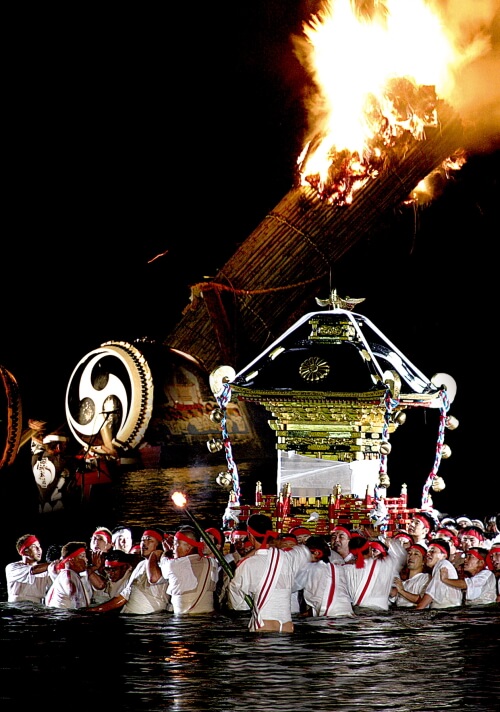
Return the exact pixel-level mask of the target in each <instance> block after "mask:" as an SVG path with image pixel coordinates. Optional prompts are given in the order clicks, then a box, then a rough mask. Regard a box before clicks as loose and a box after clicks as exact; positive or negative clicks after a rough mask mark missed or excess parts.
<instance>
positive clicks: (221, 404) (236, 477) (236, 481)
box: [216, 383, 241, 505]
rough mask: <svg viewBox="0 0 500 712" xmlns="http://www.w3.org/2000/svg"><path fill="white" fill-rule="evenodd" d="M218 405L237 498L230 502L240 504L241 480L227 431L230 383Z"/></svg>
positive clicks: (221, 393)
mask: <svg viewBox="0 0 500 712" xmlns="http://www.w3.org/2000/svg"><path fill="white" fill-rule="evenodd" d="M216 399H217V403H218V405H219V408H220V410H221V412H222V420H221V423H220V427H221V430H222V440H223V443H224V450H225V453H226V461H227V471H228V472H229V474H230V475H231V479H232V481H233V489H232V492H233V494H234V496H235V501H232V500H231V499H230V502H231V504H232V505H234V504H236V505H239V504H240V495H241V492H240V478H239V474H238V468H237V467H236V463H235V461H234V458H233V449H232V447H231V440H230V439H229V433H228V431H227V408H226V406H227V404H228V403H229V401H230V400H231V385H230V384H229V383H224V384H223V386H222V390H221V391H220V393H219V394H218V395H217V396H216Z"/></svg>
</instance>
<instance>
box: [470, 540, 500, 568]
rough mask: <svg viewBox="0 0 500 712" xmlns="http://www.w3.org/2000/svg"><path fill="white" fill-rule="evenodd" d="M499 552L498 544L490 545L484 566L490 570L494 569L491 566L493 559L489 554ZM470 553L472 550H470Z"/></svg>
mask: <svg viewBox="0 0 500 712" xmlns="http://www.w3.org/2000/svg"><path fill="white" fill-rule="evenodd" d="M494 552H495V553H500V545H498V544H495V546H492V547H491V549H490V550H489V551H488V555H487V557H486V568H488V569H489V570H490V571H494V570H495V567H494V566H493V559H492V558H491V555H492V554H493V553H494ZM470 553H472V552H470Z"/></svg>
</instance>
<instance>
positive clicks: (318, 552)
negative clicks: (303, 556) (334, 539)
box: [310, 549, 325, 559]
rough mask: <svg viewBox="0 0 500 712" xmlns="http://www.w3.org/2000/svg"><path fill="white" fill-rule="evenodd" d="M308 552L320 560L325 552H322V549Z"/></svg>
mask: <svg viewBox="0 0 500 712" xmlns="http://www.w3.org/2000/svg"><path fill="white" fill-rule="evenodd" d="M310 551H311V554H315V555H316V556H318V557H319V558H320V559H322V558H323V556H324V555H325V552H324V551H322V549H310Z"/></svg>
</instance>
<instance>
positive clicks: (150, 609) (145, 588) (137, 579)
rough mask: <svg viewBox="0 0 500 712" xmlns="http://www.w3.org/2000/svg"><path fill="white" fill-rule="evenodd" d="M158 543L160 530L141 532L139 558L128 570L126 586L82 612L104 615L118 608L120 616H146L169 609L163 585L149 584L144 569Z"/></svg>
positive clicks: (158, 547)
mask: <svg viewBox="0 0 500 712" xmlns="http://www.w3.org/2000/svg"><path fill="white" fill-rule="evenodd" d="M162 543H163V532H162V531H160V530H159V529H157V528H150V529H145V530H144V532H143V534H142V537H141V555H142V557H143V558H142V561H140V562H139V563H138V564H137V566H136V567H135V568H134V570H133V571H132V573H131V575H130V579H129V581H128V584H127V585H126V586H125V588H124V589H122V591H121V592H120V593H119V594H118V595H117V596H114V597H113V598H111V599H110V600H109V601H106V602H105V603H101V604H99V605H98V606H92V607H90V608H87V609H86V611H87V612H88V613H105V612H107V611H113V610H116V609H119V608H121V613H135V614H137V615H146V614H148V613H158V611H166V610H169V603H170V596H168V595H167V583H166V582H158V583H157V584H151V583H150V582H149V580H148V575H147V569H146V567H147V562H148V559H149V557H150V556H151V555H152V554H155V552H157V550H159V552H160V553H161V551H162ZM155 555H156V554H155Z"/></svg>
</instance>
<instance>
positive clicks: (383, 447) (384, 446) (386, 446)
mask: <svg viewBox="0 0 500 712" xmlns="http://www.w3.org/2000/svg"><path fill="white" fill-rule="evenodd" d="M391 450H392V445H391V443H388V442H387V441H384V442H382V443H380V452H381V454H382V455H388V454H389V453H390V452H391Z"/></svg>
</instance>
